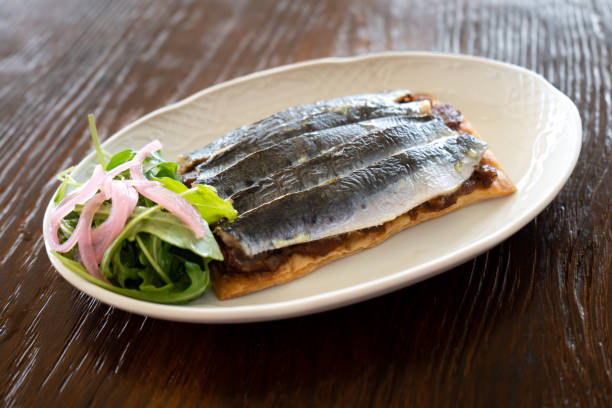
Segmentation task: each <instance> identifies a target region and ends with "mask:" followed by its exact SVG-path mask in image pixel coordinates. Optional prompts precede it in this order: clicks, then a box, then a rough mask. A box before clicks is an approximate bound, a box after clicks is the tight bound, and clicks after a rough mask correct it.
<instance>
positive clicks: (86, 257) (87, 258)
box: [72, 193, 108, 282]
mask: <svg viewBox="0 0 612 408" xmlns="http://www.w3.org/2000/svg"><path fill="white" fill-rule="evenodd" d="M105 200H106V196H105V195H104V193H98V194H96V195H95V196H93V198H92V199H91V200H89V201H88V202H87V204H85V207H83V211H82V212H81V216H80V217H79V224H78V226H77V228H76V229H75V230H74V233H73V234H72V235H77V233H78V241H79V255H80V257H81V263H83V266H84V267H85V269H87V272H89V273H90V275H92V276H93V277H95V278H98V279H101V280H103V281H105V282H108V280H107V279H106V278H105V277H104V276H103V275H102V273H101V272H100V268H98V262H97V260H96V253H95V250H94V246H93V244H92V240H91V222H92V221H93V217H94V215H95V214H96V211H98V208H100V205H101V204H102V203H103V202H104V201H105ZM79 227H80V228H81V230H79ZM77 230H79V231H77Z"/></svg>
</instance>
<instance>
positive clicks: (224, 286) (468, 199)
mask: <svg viewBox="0 0 612 408" xmlns="http://www.w3.org/2000/svg"><path fill="white" fill-rule="evenodd" d="M431 100H432V106H433V105H435V104H436V103H440V102H439V101H437V100H435V99H433V98H431ZM460 130H462V131H464V132H467V133H470V134H472V135H473V136H475V137H477V138H479V139H481V138H480V136H479V135H478V134H477V133H476V131H475V130H474V129H473V128H472V126H471V125H470V124H469V122H468V121H467V120H465V119H463V121H462V122H461V125H460ZM481 163H484V164H487V165H490V166H492V167H495V169H496V170H497V172H498V176H497V178H496V179H495V181H494V182H493V183H492V184H491V186H490V187H489V188H487V189H476V190H474V191H473V192H472V193H470V194H466V195H461V196H459V197H458V198H457V202H456V203H455V204H453V205H451V206H449V207H447V208H445V209H443V210H440V211H427V212H419V213H417V215H416V217H415V218H411V217H410V216H409V215H408V214H403V215H400V216H399V217H397V218H395V219H393V220H391V221H389V222H387V223H385V224H383V228H382V229H379V230H373V231H369V232H362V231H355V232H353V233H351V234H350V235H349V237H348V238H347V240H346V241H345V242H344V243H343V244H342V245H341V246H339V247H337V248H335V249H334V250H332V251H331V252H329V253H327V254H325V255H322V256H312V255H303V254H293V255H291V256H290V257H289V258H288V260H287V262H285V263H284V264H282V265H281V266H280V267H279V268H278V269H277V270H275V271H267V272H259V273H257V272H255V273H247V274H243V275H239V274H223V273H220V272H218V271H216V270H214V269H213V271H212V285H213V289H214V291H215V294H216V295H217V297H218V298H219V299H220V300H228V299H232V298H235V297H239V296H243V295H246V294H249V293H252V292H256V291H259V290H262V289H265V288H268V287H271V286H276V285H280V284H283V283H287V282H290V281H292V280H295V279H298V278H301V277H303V276H305V275H307V274H309V273H310V272H312V271H314V270H315V269H318V268H320V267H322V266H324V265H327V264H328V263H330V262H332V261H334V260H336V259H340V258H344V257H345V256H349V255H353V254H356V253H358V252H361V251H363V250H365V249H368V248H372V247H374V246H377V245H379V244H381V243H383V242H384V241H386V240H387V239H388V238H390V237H391V236H393V235H395V234H397V233H398V232H400V231H402V230H404V229H406V228H410V227H412V226H414V225H417V224H420V223H422V222H425V221H428V220H431V219H434V218H437V217H440V216H442V215H445V214H448V213H450V212H453V211H455V210H459V209H461V208H464V207H467V206H469V205H472V204H475V203H478V202H481V201H484V200H488V199H491V198H497V197H503V196H507V195H510V194H512V193H514V192H515V191H516V187H515V186H514V183H512V181H511V180H510V177H509V176H508V174H507V173H506V172H505V171H504V170H503V169H502V168H501V166H500V164H499V163H498V162H497V160H496V159H495V156H494V155H493V153H492V152H491V150H487V151H485V153H484V155H483V157H482V160H481Z"/></svg>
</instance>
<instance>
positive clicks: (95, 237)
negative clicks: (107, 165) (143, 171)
mask: <svg viewBox="0 0 612 408" xmlns="http://www.w3.org/2000/svg"><path fill="white" fill-rule="evenodd" d="M126 184H127V183H124V182H122V181H119V180H112V181H111V200H112V203H113V205H112V207H111V211H110V214H109V215H108V218H107V219H106V220H105V221H104V223H102V224H101V225H99V226H98V227H97V228H96V229H94V230H93V231H91V239H92V243H93V246H94V251H95V254H96V262H97V263H100V262H101V261H102V257H103V256H104V252H106V249H107V248H108V246H109V245H110V244H111V242H113V239H115V238H116V237H117V235H119V233H120V232H121V230H122V229H123V227H125V223H126V221H127V219H128V218H129V216H130V214H132V212H133V211H134V208H136V204H137V203H138V193H137V192H136V190H134V188H133V187H130V186H128V185H126Z"/></svg>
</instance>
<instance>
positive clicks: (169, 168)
mask: <svg viewBox="0 0 612 408" xmlns="http://www.w3.org/2000/svg"><path fill="white" fill-rule="evenodd" d="M89 124H90V129H91V133H92V139H93V142H94V147H95V149H96V154H97V156H98V160H99V161H100V163H101V164H102V166H103V168H104V169H105V170H106V171H108V170H111V169H114V168H116V167H117V166H119V165H121V164H123V163H126V162H128V161H130V160H132V159H133V158H134V156H135V155H136V154H137V151H135V150H132V149H126V150H123V151H120V152H118V153H116V154H114V155H112V156H111V155H110V154H108V153H107V152H105V151H104V150H103V149H102V147H101V146H100V143H99V140H98V136H97V131H96V128H95V121H94V119H93V116H92V115H90V117H89ZM142 167H143V173H144V175H145V177H147V178H148V179H150V180H155V181H158V182H160V183H161V185H162V186H164V187H165V188H167V189H169V190H171V191H174V192H175V193H177V194H180V195H181V196H183V197H184V198H185V199H186V200H187V201H189V202H190V203H191V204H192V205H193V206H194V207H195V208H196V209H197V210H198V212H199V213H200V214H201V216H202V217H203V218H204V219H205V220H206V221H207V222H208V223H215V222H219V221H232V220H234V219H235V218H236V216H237V212H236V210H234V208H233V207H232V205H231V203H230V202H228V201H225V200H223V199H221V198H220V197H219V196H217V194H216V191H215V189H214V188H212V187H210V186H203V185H196V186H194V187H193V188H188V187H187V186H185V185H184V184H183V183H182V182H181V177H180V175H179V174H178V172H177V164H176V163H172V162H168V161H165V160H164V159H163V158H162V156H161V154H160V152H154V153H152V154H151V155H150V156H149V157H147V158H146V159H145V160H144V162H143V166H142ZM72 170H73V168H70V169H67V170H66V171H64V172H62V173H60V174H59V175H58V179H59V180H60V181H62V185H61V186H60V188H59V189H58V192H57V194H56V195H55V197H54V202H55V203H56V204H57V203H59V202H60V201H61V200H62V199H63V198H64V197H65V196H66V192H67V189H68V187H69V186H71V185H72V186H78V185H80V184H79V183H77V182H76V181H75V180H74V179H72V177H71V176H70V173H71V172H72ZM129 177H130V174H129V170H126V171H124V172H122V173H121V174H120V175H118V176H117V178H119V179H126V178H129ZM82 208H83V206H81V205H79V206H77V207H76V208H75V209H74V211H73V212H72V213H70V214H69V215H68V216H66V217H65V218H64V220H62V222H61V225H60V231H59V235H60V237H61V239H67V238H68V237H69V236H70V235H71V234H72V233H73V232H74V229H75V227H76V225H77V223H78V220H79V216H80V213H81V211H82ZM110 211H111V206H110V204H108V203H105V204H103V205H102V206H100V208H99V210H98V211H97V212H96V214H95V216H94V221H93V223H94V226H96V225H99V224H100V223H101V222H103V221H104V220H105V219H106V218H107V217H108V216H109V214H110ZM76 253H78V251H75V250H72V251H70V252H69V253H66V254H59V253H56V252H53V254H54V255H55V256H56V257H57V258H58V259H60V261H61V262H62V263H63V264H64V265H65V266H67V267H68V268H69V269H70V270H72V271H73V272H75V273H76V274H78V275H79V276H81V277H83V278H84V279H86V280H88V281H90V282H93V283H95V284H97V285H99V286H101V287H103V288H106V289H108V290H111V291H113V292H115V293H119V294H122V295H126V296H130V297H133V298H136V299H141V300H147V301H151V302H158V303H169V304H181V303H186V302H189V301H190V300H193V299H195V298H197V297H199V296H200V295H201V294H202V293H204V291H205V290H207V289H208V288H209V287H210V271H209V267H208V264H209V263H210V262H211V261H213V260H218V261H221V260H223V254H222V252H221V250H220V248H219V246H218V244H217V242H216V241H215V238H214V236H213V234H212V232H211V231H210V229H208V228H207V231H206V234H205V235H204V236H203V237H202V238H199V239H198V238H196V237H195V235H194V233H193V232H192V231H191V230H190V229H189V228H188V227H187V226H186V225H185V224H183V222H182V221H181V220H180V219H179V218H177V217H176V216H174V215H173V214H171V213H170V212H168V211H166V210H164V209H162V208H161V207H160V206H159V205H156V204H155V203H154V202H152V201H150V200H149V199H146V198H145V197H143V196H140V197H139V201H138V205H137V207H136V209H135V210H134V212H133V213H132V214H131V215H130V217H129V218H128V220H127V223H126V225H125V227H124V228H123V230H122V231H121V232H120V233H119V235H118V236H117V237H116V238H115V239H114V241H113V242H112V243H111V244H110V246H109V247H108V249H107V250H106V251H105V253H104V256H103V258H102V262H101V264H100V271H101V272H102V273H103V275H104V276H105V277H106V279H108V282H103V281H101V280H99V279H97V278H94V277H93V276H91V275H90V274H89V273H88V272H87V270H86V269H85V268H84V267H83V266H82V265H81V264H80V263H79V262H77V261H76V260H75V259H74V254H76Z"/></svg>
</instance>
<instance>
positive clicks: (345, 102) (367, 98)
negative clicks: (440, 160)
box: [178, 90, 411, 173]
mask: <svg viewBox="0 0 612 408" xmlns="http://www.w3.org/2000/svg"><path fill="white" fill-rule="evenodd" d="M410 94H411V92H410V91H408V90H394V91H389V92H381V93H374V94H359V95H351V96H343V97H340V98H334V99H329V100H324V101H317V102H314V103H311V104H305V105H299V106H294V107H290V108H288V109H286V110H284V111H281V112H277V113H275V114H273V115H271V116H268V117H266V118H264V119H262V120H260V121H258V122H255V123H252V124H250V125H245V126H242V127H240V128H238V129H235V130H232V131H231V132H229V133H227V134H226V135H224V136H223V137H221V138H219V139H217V140H215V141H213V142H212V143H210V144H208V145H207V146H204V147H202V148H200V149H198V150H196V151H194V152H191V153H188V154H184V155H181V156H179V159H178V162H179V170H180V171H181V173H184V172H187V171H189V170H191V169H192V168H193V167H195V166H196V165H197V164H199V163H202V162H204V161H205V160H206V159H208V157H209V156H211V155H212V154H213V153H215V152H216V151H218V150H221V149H224V148H227V147H228V146H231V145H233V144H235V143H237V142H239V141H241V140H243V139H245V138H247V137H249V136H251V135H252V134H253V133H256V132H260V133H261V132H265V131H268V130H270V129H272V128H275V127H278V126H282V125H283V124H284V123H287V122H290V121H293V120H296V119H299V118H300V117H303V116H304V115H305V114H309V113H310V114H314V113H320V112H326V111H330V110H336V109H342V108H343V107H348V106H352V105H354V104H356V103H367V102H372V103H379V104H382V103H394V102H397V103H406V102H408V99H407V97H408V96H409V95H410Z"/></svg>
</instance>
